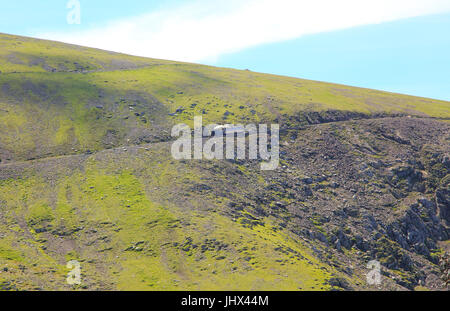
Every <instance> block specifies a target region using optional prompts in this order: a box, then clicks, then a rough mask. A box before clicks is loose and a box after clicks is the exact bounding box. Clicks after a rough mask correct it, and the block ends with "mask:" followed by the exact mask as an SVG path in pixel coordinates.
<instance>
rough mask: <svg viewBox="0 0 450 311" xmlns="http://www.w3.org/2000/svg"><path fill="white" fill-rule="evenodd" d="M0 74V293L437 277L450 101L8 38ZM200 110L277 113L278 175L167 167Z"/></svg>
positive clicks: (232, 115)
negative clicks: (182, 131)
mask: <svg viewBox="0 0 450 311" xmlns="http://www.w3.org/2000/svg"><path fill="white" fill-rule="evenodd" d="M0 71H1V73H0V120H1V122H0V159H1V162H0V216H1V217H0V237H1V240H0V271H1V272H0V289H72V286H69V285H67V284H66V282H65V275H66V274H67V271H68V270H67V269H66V267H65V265H66V263H67V262H68V261H69V260H73V259H76V260H78V261H80V262H81V265H82V272H83V276H82V279H83V283H82V285H81V286H79V287H76V288H78V289H91V290H92V289H109V290H113V289H148V290H152V289H157V290H161V289H180V290H181V289H194V290H196V289H243V290H256V289H261V290H264V289H265V290H275V289H280V290H284V289H289V290H308V289H313V290H328V289H367V288H373V287H370V286H369V285H367V283H366V279H365V274H366V273H367V272H368V271H367V268H366V264H367V262H368V261H370V260H372V259H377V260H379V261H380V262H381V263H382V264H383V274H384V276H383V283H382V284H381V285H380V286H379V287H378V288H379V289H404V288H407V289H414V288H415V287H416V286H418V285H419V284H420V285H423V286H426V287H428V288H440V287H441V285H440V283H439V282H438V281H437V280H436V278H437V277H438V275H439V267H438V260H437V258H438V256H439V255H440V254H441V253H442V252H443V249H445V247H447V246H446V245H448V243H446V242H445V241H448V239H449V235H450V234H449V229H448V224H449V221H450V219H449V218H448V217H449V214H450V213H449V212H448V202H450V199H449V192H450V191H449V182H450V179H449V169H450V167H449V166H450V162H449V158H450V157H449V153H450V150H449V149H450V148H449V145H450V144H449V139H450V138H449V137H450V131H449V126H448V123H446V122H442V121H440V120H438V119H448V118H450V103H448V102H443V101H436V100H431V99H424V98H417V97H411V96H405V95H399V94H391V93H386V92H380V91H374V90H367V89H360V88H352V87H347V86H342V85H335V84H328V83H321V82H314V81H308V80H301V79H294V78H288V77H280V76H273V75H266V74H258V73H253V72H250V71H238V70H232V69H222V68H213V67H208V66H201V65H195V64H187V63H177V62H170V61H162V60H154V59H146V58H138V57H131V56H127V55H122V54H117V53H111V52H106V51H100V50H95V49H88V48H82V47H78V46H72V45H66V44H62V43H55V42H49V41H43V40H36V39H31V38H23V37H17V36H11V35H5V34H1V35H0ZM194 115H202V116H203V119H204V124H207V123H219V124H220V123H233V122H234V123H238V122H240V123H244V124H246V123H250V122H264V123H269V122H278V123H280V125H281V127H282V129H283V131H282V137H281V143H282V146H281V166H280V168H279V169H278V170H276V171H273V172H261V171H260V170H259V165H258V163H257V162H254V161H240V162H235V161H175V160H173V159H172V157H171V156H170V136H169V133H170V129H171V128H172V126H173V125H174V124H176V123H179V122H186V123H189V124H190V123H191V121H192V119H193V116H194ZM411 116H412V117H411Z"/></svg>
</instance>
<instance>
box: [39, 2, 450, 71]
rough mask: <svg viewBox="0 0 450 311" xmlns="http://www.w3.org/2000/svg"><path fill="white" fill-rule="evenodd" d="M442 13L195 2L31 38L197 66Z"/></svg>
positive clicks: (437, 9)
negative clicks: (263, 47)
mask: <svg viewBox="0 0 450 311" xmlns="http://www.w3.org/2000/svg"><path fill="white" fill-rule="evenodd" d="M224 2H226V3H224ZM81 9H82V10H83V7H82V8H81ZM447 11H450V1H449V0H240V1H237V0H228V1H219V0H209V1H208V0H197V1H195V2H191V3H189V4H183V5H181V6H178V7H175V8H167V9H161V10H159V11H155V12H150V13H147V14H143V15H140V16H136V17H132V18H126V19H123V20H116V21H111V22H109V23H108V24H107V25H105V26H102V27H97V28H93V29H89V30H85V31H81V32H55V33H45V34H37V36H38V37H41V38H46V39H52V40H58V41H63V42H67V43H74V44H79V45H84V46H90V47H96V48H102V49H106V50H111V51H116V52H123V53H128V54H132V55H139V56H147V57H154V58H162V59H172V60H180V61H192V62H201V61H213V60H214V59H215V58H217V57H218V56H220V55H221V54H224V53H230V52H236V51H239V50H242V49H245V48H248V47H251V46H255V45H258V44H263V43H271V42H277V41H283V40H288V39H294V38H297V37H300V36H302V35H305V34H312V33H319V32H326V31H332V30H337V29H344V28H349V27H354V26H359V25H367V24H375V23H382V22H387V21H393V20H397V19H402V18H408V17H414V16H420V15H427V14H434V13H441V12H447Z"/></svg>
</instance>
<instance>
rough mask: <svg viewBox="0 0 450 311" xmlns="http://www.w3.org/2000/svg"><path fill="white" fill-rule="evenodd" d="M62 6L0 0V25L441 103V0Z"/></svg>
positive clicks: (139, 0)
mask: <svg viewBox="0 0 450 311" xmlns="http://www.w3.org/2000/svg"><path fill="white" fill-rule="evenodd" d="M72 1H75V0H72ZM67 3H68V1H66V0H46V1H32V0H15V1H9V0H8V1H7V0H0V32H5V33H12V34H19V35H27V36H33V37H40V38H47V39H53V40H58V41H63V42H69V43H75V44H81V45H86V46H92V47H98V48H104V49H108V50H113V51H118V52H124V53H129V54H134V55H141V56H148V57H155V58H164V59H173V60H181V61H189V62H197V63H204V64H210V65H216V66H224V67H232V68H240V69H244V68H248V69H251V70H253V71H259V72H267V73H274V74H280V75H289V76H295V77H301V78H308V79H313V80H321V81H328V82H336V83H342V84H349V85H355V86H361V87H367V88H375V89H382V90H387V91H392V92H399V93H406V94H412V95H418V96H424V97H432V98H438V99H444V100H450V74H449V73H450V1H449V0H396V1H391V0H315V1H306V0H276V1H275V0H228V1H219V0H186V1H182V0H165V1H155V0H146V1H144V0H133V1H111V0H95V1H92V0H79V3H80V13H81V14H80V18H81V19H80V20H81V23H80V24H69V23H68V22H67V15H68V13H69V12H70V9H68V8H67V7H66V5H67Z"/></svg>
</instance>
